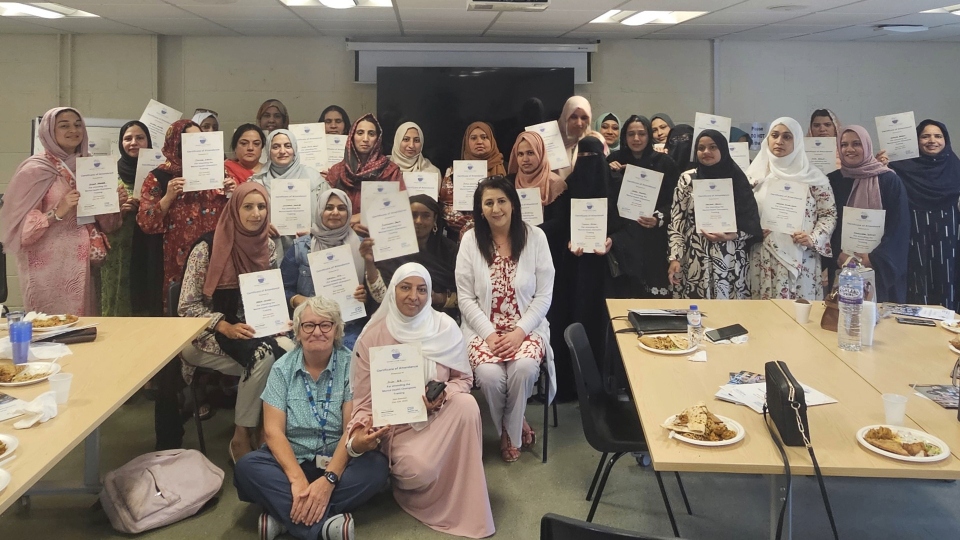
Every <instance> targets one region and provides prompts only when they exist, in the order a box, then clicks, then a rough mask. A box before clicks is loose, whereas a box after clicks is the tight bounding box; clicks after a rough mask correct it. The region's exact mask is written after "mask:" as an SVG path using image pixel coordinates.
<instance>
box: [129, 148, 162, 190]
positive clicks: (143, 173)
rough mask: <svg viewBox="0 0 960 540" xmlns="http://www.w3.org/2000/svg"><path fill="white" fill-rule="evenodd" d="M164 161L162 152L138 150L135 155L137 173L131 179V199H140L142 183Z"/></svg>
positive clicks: (146, 149)
mask: <svg viewBox="0 0 960 540" xmlns="http://www.w3.org/2000/svg"><path fill="white" fill-rule="evenodd" d="M166 161H167V158H165V157H164V156H163V152H161V151H160V150H154V149H153V148H141V149H140V153H139V154H137V172H136V176H134V177H133V178H134V180H133V198H135V199H139V198H140V192H141V191H143V181H144V180H146V179H147V175H149V174H150V173H151V172H153V170H154V169H156V168H157V167H159V166H160V165H162V164H163V163H164V162H166Z"/></svg>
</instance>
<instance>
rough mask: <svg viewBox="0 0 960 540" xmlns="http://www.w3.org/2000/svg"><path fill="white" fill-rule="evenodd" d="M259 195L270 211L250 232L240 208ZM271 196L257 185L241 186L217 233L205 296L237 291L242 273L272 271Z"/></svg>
mask: <svg viewBox="0 0 960 540" xmlns="http://www.w3.org/2000/svg"><path fill="white" fill-rule="evenodd" d="M253 192H256V193H259V194H260V195H261V196H263V200H264V201H265V202H266V203H267V209H266V212H265V215H264V218H263V222H261V223H260V228H259V229H258V230H256V231H248V230H247V229H246V228H245V227H244V226H243V224H242V223H241V222H240V207H241V206H242V205H243V200H244V199H245V198H246V197H247V195H249V194H250V193H253ZM269 239H270V195H268V194H267V190H266V188H264V187H263V186H261V185H260V184H257V183H255V182H244V183H242V184H240V185H239V186H237V188H236V189H235V190H234V192H233V197H231V198H230V200H229V201H227V205H226V206H225V207H224V209H223V213H222V214H220V220H219V221H218V222H217V229H216V231H215V232H214V234H213V246H212V247H211V250H210V264H209V265H208V266H207V276H206V278H205V279H204V281H203V295H204V296H206V297H207V298H212V297H213V293H214V292H215V291H216V290H217V289H237V288H239V287H240V277H239V276H240V274H247V273H250V272H260V271H262V270H269V269H270V254H271V253H272V250H271V249H270V242H269Z"/></svg>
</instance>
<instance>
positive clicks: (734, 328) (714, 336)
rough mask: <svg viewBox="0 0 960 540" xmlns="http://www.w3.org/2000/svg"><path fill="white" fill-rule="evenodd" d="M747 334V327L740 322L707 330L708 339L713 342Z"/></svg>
mask: <svg viewBox="0 0 960 540" xmlns="http://www.w3.org/2000/svg"><path fill="white" fill-rule="evenodd" d="M746 334H747V329H746V328H744V327H743V326H740V325H739V324H731V325H730V326H724V327H723V328H717V329H716V330H710V331H709V332H707V339H709V340H710V341H713V342H717V341H723V340H725V339H730V338H735V337H737V336H744V335H746Z"/></svg>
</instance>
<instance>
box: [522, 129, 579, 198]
mask: <svg viewBox="0 0 960 540" xmlns="http://www.w3.org/2000/svg"><path fill="white" fill-rule="evenodd" d="M521 141H526V142H527V144H529V145H530V146H531V147H532V148H533V153H534V154H535V155H536V156H537V159H538V160H539V163H538V165H537V168H536V169H535V170H534V171H533V172H532V173H531V174H526V173H524V172H523V171H521V170H520V162H519V160H518V159H517V147H519V146H520V142H521ZM507 171H508V172H509V173H510V174H515V175H516V180H515V184H516V187H517V189H522V188H539V189H540V203H541V204H542V205H544V206H546V205H548V204H550V203H552V202H553V201H554V200H555V199H556V198H557V197H559V196H560V194H561V193H563V192H564V191H565V190H566V189H567V184H566V183H565V182H564V181H563V180H561V179H560V176H558V175H557V174H556V173H555V172H553V171H551V170H550V161H549V159H547V146H546V144H544V142H543V138H542V137H540V134H538V133H536V132H533V131H524V132H523V133H521V134H520V135H518V136H517V140H516V142H514V143H513V150H511V151H510V166H509V167H508V169H507Z"/></svg>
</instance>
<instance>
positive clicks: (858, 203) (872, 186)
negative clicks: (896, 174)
mask: <svg viewBox="0 0 960 540" xmlns="http://www.w3.org/2000/svg"><path fill="white" fill-rule="evenodd" d="M848 131H851V132H853V133H856V134H857V137H859V138H860V144H861V145H862V146H863V158H862V159H861V160H860V162H859V163H856V164H854V165H852V166H847V164H846V163H844V161H843V153H842V152H841V150H840V139H842V138H843V134H844V133H846V132H848ZM837 133H839V134H840V136H839V137H837V155H839V156H840V174H842V175H843V177H844V178H853V190H852V191H851V192H850V197H848V198H847V201H846V202H847V205H848V206H852V207H854V208H870V209H873V210H882V209H883V201H882V200H881V198H880V179H879V178H878V177H879V176H880V175H881V174H883V173H885V172H890V168H889V167H887V166H886V165H884V164H883V163H880V162H879V161H878V160H877V158H876V157H875V156H874V155H873V140H872V139H871V138H870V134H869V133H867V130H866V129H864V128H863V126H847V127H845V128H843V131H837ZM837 204H838V205H839V204H843V203H841V202H840V201H837Z"/></svg>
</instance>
